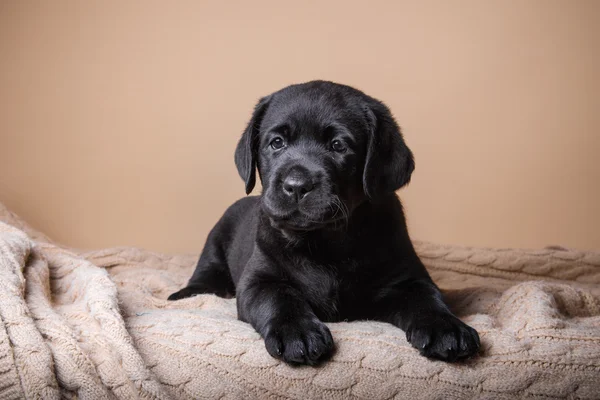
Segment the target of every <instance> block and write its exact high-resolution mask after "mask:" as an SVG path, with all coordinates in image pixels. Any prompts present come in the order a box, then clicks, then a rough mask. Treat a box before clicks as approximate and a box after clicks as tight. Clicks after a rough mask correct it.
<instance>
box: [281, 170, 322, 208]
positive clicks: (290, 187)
mask: <svg viewBox="0 0 600 400" xmlns="http://www.w3.org/2000/svg"><path fill="white" fill-rule="evenodd" d="M314 187H315V185H314V184H313V183H312V182H311V181H310V179H308V178H306V177H303V176H298V175H290V176H288V177H287V178H285V180H284V181H283V192H284V193H285V194H287V195H288V196H290V197H292V198H294V199H295V200H296V202H299V201H300V200H302V199H303V198H304V196H306V195H307V194H308V193H309V192H310V191H311V190H313V188H314Z"/></svg>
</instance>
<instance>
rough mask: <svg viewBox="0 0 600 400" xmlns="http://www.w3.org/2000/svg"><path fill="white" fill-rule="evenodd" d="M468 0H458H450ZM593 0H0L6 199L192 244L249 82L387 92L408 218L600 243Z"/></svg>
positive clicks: (66, 236)
mask: <svg viewBox="0 0 600 400" xmlns="http://www.w3.org/2000/svg"><path fill="white" fill-rule="evenodd" d="M458 5H462V6H458ZM599 71H600V1H594V0H589V1H583V0H579V1H567V0H562V1H551V0H537V1H534V0H529V1H517V0H513V1H510V0H508V1H507V0H502V1H491V0H490V1H479V0H473V1H459V2H447V1H435V2H432V1H421V2H417V1H386V2H377V1H369V2H366V1H357V2H348V1H336V2H329V1H323V2H321V1H314V2H287V1H280V0H278V1H252V2H247V1H239V2H228V1H214V2H208V1H190V2H182V1H177V2H148V1H139V2H117V1H108V2H100V1H98V2H82V1H73V2H64V1H57V2H49V1H48V2H43V1H38V2H24V1H23V2H21V1H2V2H0V201H3V202H4V203H5V204H7V205H8V206H9V207H11V208H12V209H13V210H14V211H16V212H18V213H19V214H21V215H22V216H23V217H25V218H26V219H28V220H29V221H30V222H32V223H33V224H34V225H36V226H37V227H39V228H41V229H42V230H44V231H45V232H47V233H48V234H49V235H51V236H52V237H54V238H56V239H58V240H59V241H61V242H63V243H66V244H69V245H72V246H77V247H82V248H100V247H106V246H115V245H137V246H142V247H145V248H148V249H153V250H161V251H177V252H178V251H199V250H200V248H201V247H202V244H203V241H204V238H205V237H206V234H207V233H208V230H209V229H210V228H211V227H212V225H213V224H214V223H215V222H216V220H217V219H218V218H219V216H220V215H221V214H222V212H223V211H224V210H225V208H226V207H227V206H228V205H229V204H230V203H231V202H232V201H234V200H235V199H237V198H239V197H241V196H243V195H244V188H243V183H242V181H241V180H240V178H239V177H238V176H237V173H236V170H235V168H234V164H233V150H234V146H235V144H236V141H237V139H238V137H239V135H240V133H241V131H242V129H243V127H244V124H245V123H246V121H247V120H248V118H249V116H250V111H251V109H252V107H253V105H254V103H255V101H256V99H257V98H258V97H260V96H262V95H265V94H268V93H269V92H271V91H273V90H275V89H278V88H280V87H282V86H284V85H287V84H290V83H295V82H301V81H306V80H311V79H315V78H322V79H330V80H335V81H339V82H343V83H347V84H350V85H353V86H356V87H358V88H360V89H362V90H364V91H366V92H367V93H369V94H371V95H373V96H375V97H378V98H380V99H382V100H384V101H385V102H386V103H388V105H389V106H390V107H391V108H392V110H393V111H394V112H395V115H396V116H397V119H398V120H399V122H400V124H401V125H402V127H403V128H404V132H405V137H406V140H407V142H408V144H409V145H410V147H411V148H412V149H413V151H414V153H415V155H416V160H417V168H416V171H415V174H414V175H413V181H412V183H411V185H410V186H409V187H407V188H406V189H404V190H402V191H401V197H402V198H403V200H404V203H405V206H406V210H407V213H408V219H409V228H410V231H411V232H412V235H413V237H414V238H418V239H425V240H431V241H436V242H444V243H456V244H465V245H484V246H502V247H505V246H519V247H540V246H545V245H549V244H562V245H566V246H573V247H577V248H583V249H586V248H596V249H598V248H600V229H599V226H600V185H599V183H600V166H599V164H600V163H599V161H598V155H599V154H600V139H599V136H600V135H599V128H600V79H599V74H600V73H599Z"/></svg>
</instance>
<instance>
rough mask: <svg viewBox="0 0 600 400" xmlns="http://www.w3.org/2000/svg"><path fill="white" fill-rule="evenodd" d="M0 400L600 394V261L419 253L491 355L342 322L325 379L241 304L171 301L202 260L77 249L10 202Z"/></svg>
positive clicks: (3, 232)
mask: <svg viewBox="0 0 600 400" xmlns="http://www.w3.org/2000/svg"><path fill="white" fill-rule="evenodd" d="M0 221H3V222H0V299H1V300H0V399H22V398H41V399H53V398H57V399H58V398H81V399H113V398H116V399H132V398H150V399H154V398H156V399H163V398H164V399H167V398H189V399H192V398H231V399H234V398H235V399H251V398H256V399H263V398H294V399H307V398H315V399H317V398H339V399H348V398H361V399H388V398H431V399H434V398H444V399H448V398H490V399H492V398H493V399H498V398H500V399H502V398H506V399H514V398H526V397H538V398H553V399H554V398H588V399H593V398H596V399H597V398H600V379H598V378H599V377H600V286H599V285H598V284H599V283H600V253H598V252H580V251H573V250H566V249H561V248H548V249H542V250H536V251H522V250H512V249H496V250H494V249H476V248H463V247H454V246H440V245H434V244H430V243H423V242H417V243H416V247H417V251H418V252H419V254H420V256H421V257H422V259H423V261H424V263H425V264H426V266H427V267H428V269H429V271H430V272H431V274H432V276H433V278H434V280H436V282H437V283H438V284H439V285H440V287H441V288H442V289H443V290H444V292H445V294H446V296H447V298H448V301H449V303H450V305H451V307H452V308H453V310H455V312H456V313H457V314H458V315H459V316H460V317H461V318H463V319H464V320H465V321H466V322H468V323H469V324H470V325H472V326H473V327H475V328H476V329H477V330H478V331H479V332H480V335H481V339H482V352H481V355H480V356H479V357H476V358H474V359H471V360H469V361H467V362H465V363H460V364H446V363H443V362H439V361H431V360H427V359H425V358H423V357H421V356H420V355H419V354H418V352H417V351H416V350H414V349H413V348H412V347H411V346H410V345H409V344H408V343H407V341H406V338H405V336H404V333H403V332H402V331H400V330H399V329H397V328H395V327H393V326H391V325H389V324H385V323H379V322H368V321H363V322H351V323H331V324H328V325H329V326H330V328H331V331H332V333H333V336H334V339H335V340H336V343H337V346H338V349H337V352H336V354H335V356H334V358H333V360H332V361H331V362H329V363H326V364H325V365H323V366H322V367H319V368H313V367H298V368H293V367H289V366H287V365H285V364H282V363H280V362H279V361H277V360H275V359H273V358H271V357H270V356H269V355H268V354H267V352H266V350H265V348H264V344H263V342H262V340H261V339H260V337H259V336H258V334H256V332H255V331H254V330H253V329H252V328H251V327H250V326H249V325H247V324H245V323H243V322H240V321H238V320H237V319H236V309H235V300H234V299H228V300H227V299H221V298H218V297H215V296H213V295H201V296H196V297H193V298H189V299H185V300H181V301H177V302H167V301H166V297H167V295H168V294H169V293H171V292H172V291H174V290H175V289H177V288H179V287H180V286H182V285H183V284H184V283H185V281H186V279H187V277H189V276H190V274H191V272H192V270H193V268H194V265H195V262H196V255H177V256H168V255H162V254H156V253H151V252H147V251H142V250H139V249H134V248H117V249H107V250H100V251H93V252H83V253H78V252H72V251H69V250H66V249H65V248H62V247H61V246H58V245H56V244H54V243H52V242H51V240H50V239H48V238H47V237H46V236H44V235H43V234H41V233H39V232H36V231H35V230H33V229H31V228H30V227H28V226H27V225H26V224H25V223H24V222H23V221H22V220H20V219H19V218H18V217H17V216H15V215H14V214H12V213H10V212H9V211H8V210H7V209H6V208H4V207H3V206H2V205H1V204H0Z"/></svg>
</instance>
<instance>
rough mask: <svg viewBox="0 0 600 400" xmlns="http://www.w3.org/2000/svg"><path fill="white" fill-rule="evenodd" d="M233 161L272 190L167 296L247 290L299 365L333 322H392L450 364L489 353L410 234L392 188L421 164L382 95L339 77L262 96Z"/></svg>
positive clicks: (286, 355) (275, 343)
mask: <svg viewBox="0 0 600 400" xmlns="http://www.w3.org/2000/svg"><path fill="white" fill-rule="evenodd" d="M235 164H236V166H237V168H238V171H239V173H240V175H241V177H242V179H243V180H244V181H245V183H246V193H247V194H249V193H250V192H251V191H252V189H253V188H254V184H255V181H256V170H257V169H258V174H259V177H260V179H261V181H262V185H263V192H262V194H261V195H260V196H257V197H246V198H244V199H241V200H239V201H238V202H236V203H235V204H233V205H232V206H231V207H230V208H229V209H228V210H227V211H226V212H225V215H224V216H223V217H222V218H221V220H220V221H219V222H218V223H217V225H216V226H215V227H214V228H213V230H212V231H211V232H210V234H209V236H208V239H207V241H206V245H205V247H204V250H203V252H202V255H201V256H200V260H199V261H198V266H197V267H196V270H195V271H194V274H193V276H192V278H191V279H190V281H189V283H188V285H187V287H185V288H184V289H182V290H180V291H178V292H176V293H174V294H172V295H171V296H170V297H169V300H176V299H181V298H185V297H189V296H193V295H195V294H199V293H214V294H216V295H218V296H223V297H227V296H237V309H238V316H239V318H240V319H241V320H242V321H246V322H249V323H250V324H252V326H253V327H254V328H255V329H256V330H257V331H258V333H260V335H261V336H262V337H263V338H264V340H265V345H266V348H267V351H268V352H269V354H271V355H272V356H273V357H276V358H279V359H282V360H284V361H285V362H287V363H290V364H310V365H314V364H317V363H318V362H320V361H322V360H325V359H327V358H329V357H330V356H331V354H332V353H333V350H334V342H333V339H332V336H331V333H330V331H329V329H328V328H327V326H326V325H325V324H324V323H323V322H324V321H346V320H348V321H350V320H360V319H371V320H379V321H386V322H389V323H391V324H394V325H396V326H398V327H399V328H401V329H402V330H404V331H405V332H406V337H407V339H408V341H409V342H410V343H411V344H412V345H413V346H414V347H415V348H417V349H418V350H419V351H420V352H421V353H422V354H423V355H424V356H426V357H430V358H435V359H440V360H445V361H455V360H460V359H464V358H467V357H469V356H472V355H474V354H475V353H476V352H477V351H478V349H479V336H478V334H477V332H476V331H475V330H474V329H473V328H471V327H469V326H468V325H466V324H464V323H463V322H462V321H460V320H459V319H458V318H457V317H455V316H454V315H453V314H452V312H451V311H450V310H449V309H448V307H447V306H446V305H445V304H444V302H443V300H442V295H441V293H440V291H439V289H438V288H437V286H436V285H435V284H434V283H433V282H432V280H431V278H430V277H429V274H428V273H427V271H426V270H425V267H424V266H423V264H422V262H421V261H420V260H419V257H418V256H417V254H416V253H415V250H414V248H413V245H412V243H411V241H410V238H409V235H408V232H407V228H406V222H405V219H404V213H403V211H402V205H401V204H400V200H399V199H398V197H397V196H396V193H395V191H396V190H397V189H399V188H401V187H402V186H404V185H406V184H407V183H408V182H409V180H410V176H411V173H412V171H413V169H414V161H413V156H412V153H411V151H410V150H409V148H408V147H407V146H406V144H405V143H404V140H403V138H402V135H401V133H400V129H399V127H398V125H397V123H396V121H395V120H394V118H393V117H392V114H391V113H390V110H389V109H388V108H387V107H386V106H385V105H384V104H383V103H381V102H380V101H378V100H376V99H374V98H372V97H369V96H367V95H366V94H364V93H362V92H361V91H359V90H356V89H354V88H351V87H349V86H344V85H339V84H335V83H332V82H325V81H314V82H309V83H304V84H299V85H292V86H289V87H286V88H284V89H282V90H280V91H278V92H275V93H273V94H271V95H269V96H267V97H264V98H262V99H261V100H260V101H259V102H258V104H257V105H256V107H255V109H254V114H253V115H252V118H251V120H250V122H249V124H248V127H247V128H246V130H245V131H244V133H243V134H242V137H241V139H240V141H239V144H238V145H237V149H236V151H235Z"/></svg>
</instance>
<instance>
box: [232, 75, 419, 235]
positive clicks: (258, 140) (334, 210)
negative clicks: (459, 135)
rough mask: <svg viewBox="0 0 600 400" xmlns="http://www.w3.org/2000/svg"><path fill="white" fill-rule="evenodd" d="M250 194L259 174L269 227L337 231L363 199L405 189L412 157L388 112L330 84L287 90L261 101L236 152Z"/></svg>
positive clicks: (369, 99)
mask: <svg viewBox="0 0 600 400" xmlns="http://www.w3.org/2000/svg"><path fill="white" fill-rule="evenodd" d="M235 163H236V166H237V168H238V171H239V173H240V176H241V177H242V179H243V180H244V181H245V183H246V193H250V192H251V191H252V189H253V188H254V185H255V183H256V170H257V169H258V173H259V176H260V179H261V181H262V185H263V196H262V200H261V201H262V203H261V206H262V208H263V210H264V211H265V213H266V214H267V215H268V216H269V218H270V219H271V223H272V225H273V226H275V227H277V228H280V229H283V230H288V231H310V230H316V229H324V228H328V227H334V226H339V224H338V222H339V221H342V220H344V219H347V218H348V217H349V215H350V213H351V212H352V210H353V209H354V208H355V207H356V206H357V205H358V204H360V203H362V202H363V201H365V200H367V199H374V198H377V197H380V196H383V195H385V194H389V193H392V192H394V191H395V190H397V189H399V188H400V187H402V186H404V185H405V184H407V183H408V182H409V180H410V176H411V173H412V171H413V169H414V161H413V156H412V153H411V151H410V150H409V148H408V147H407V146H406V144H405V143H404V140H403V139H402V135H401V133H400V129H399V127H398V125H397V124H396V121H395V120H394V118H393V117H392V115H391V113H390V111H389V109H388V108H387V107H386V106H385V105H384V104H383V103H381V102H380V101H378V100H376V99H373V98H372V97H369V96H367V95H365V94H364V93H362V92H361V91H359V90H356V89H353V88H351V87H349V86H344V85H339V84H335V83H332V82H324V81H313V82H308V83H304V84H299V85H292V86H288V87H286V88H284V89H282V90H280V91H278V92H275V93H273V94H271V95H269V96H267V97H264V98H262V99H260V101H259V102H258V104H257V105H256V107H255V109H254V113H253V115H252V118H251V120H250V122H249V123H248V127H247V128H246V130H245V131H244V133H243V134H242V137H241V139H240V141H239V143H238V146H237V149H236V152H235Z"/></svg>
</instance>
